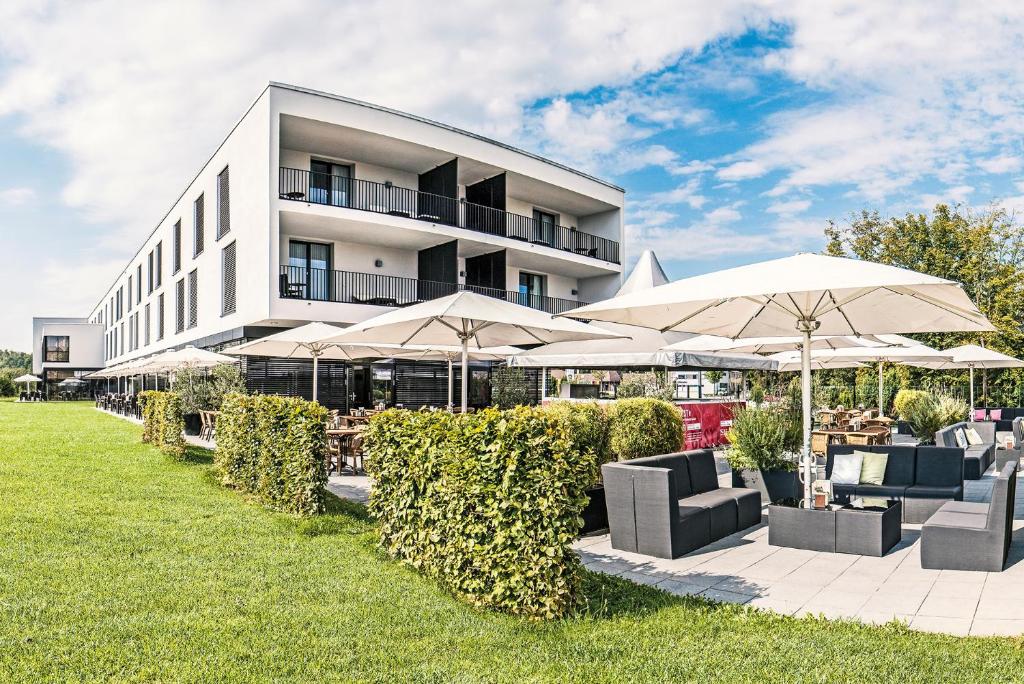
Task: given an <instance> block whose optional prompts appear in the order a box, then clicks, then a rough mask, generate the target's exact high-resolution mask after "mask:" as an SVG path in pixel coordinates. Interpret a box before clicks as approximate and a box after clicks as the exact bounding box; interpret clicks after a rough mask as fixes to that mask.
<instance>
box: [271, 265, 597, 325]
mask: <svg viewBox="0 0 1024 684" xmlns="http://www.w3.org/2000/svg"><path fill="white" fill-rule="evenodd" d="M279 286H280V296H281V297H284V298H286V299H303V300H311V301H323V302H338V303H342V304H369V305H372V306H393V307H399V306H409V305H411V304H417V303H419V302H425V301H428V300H431V299H438V298H440V297H445V296H447V295H450V294H454V293H455V292H459V291H461V290H470V291H472V292H479V293H480V294H483V295H487V296H488V297H494V298H496V299H504V300H505V301H507V302H512V303H514V304H521V305H522V306H528V307H530V308H533V309H539V310H541V311H546V312H547V313H551V314H557V313H564V312H566V311H570V310H572V309H575V308H577V307H580V306H583V305H584V304H585V303H586V302H578V301H576V300H574V299H561V298H558V297H542V296H539V295H530V294H525V293H522V292H516V291H514V290H501V289H497V288H491V287H478V286H475V285H464V284H461V283H440V282H436V281H432V280H418V279H416V278H402V277H399V276H387V275H380V274H378V273H358V272H355V271H331V270H327V269H321V268H306V267H303V266H282V267H281V273H280V283H279Z"/></svg>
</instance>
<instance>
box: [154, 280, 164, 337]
mask: <svg viewBox="0 0 1024 684" xmlns="http://www.w3.org/2000/svg"><path fill="white" fill-rule="evenodd" d="M156 339H157V340H162V339H164V293H163V292H161V293H160V296H159V297H157V298H156Z"/></svg>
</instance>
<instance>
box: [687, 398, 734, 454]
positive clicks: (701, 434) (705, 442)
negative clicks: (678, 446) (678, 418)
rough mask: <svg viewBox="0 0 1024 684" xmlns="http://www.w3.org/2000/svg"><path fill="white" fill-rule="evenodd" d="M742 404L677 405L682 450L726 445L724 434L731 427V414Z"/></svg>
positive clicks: (693, 403) (701, 403)
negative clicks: (679, 412)
mask: <svg viewBox="0 0 1024 684" xmlns="http://www.w3.org/2000/svg"><path fill="white" fill-rule="evenodd" d="M743 405H744V402H741V401H738V402H691V403H686V404H678V406H679V408H680V410H681V411H682V412H683V425H684V427H685V431H686V434H685V437H684V448H686V449H708V448H711V447H716V446H721V445H723V444H728V443H729V441H728V440H727V439H726V437H725V433H726V432H728V431H729V427H730V426H731V425H732V412H733V411H734V410H735V409H737V408H741V407H743Z"/></svg>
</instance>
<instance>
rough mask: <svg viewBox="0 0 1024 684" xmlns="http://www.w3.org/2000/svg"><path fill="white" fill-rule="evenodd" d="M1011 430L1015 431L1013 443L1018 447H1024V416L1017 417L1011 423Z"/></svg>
mask: <svg viewBox="0 0 1024 684" xmlns="http://www.w3.org/2000/svg"><path fill="white" fill-rule="evenodd" d="M1010 429H1011V430H1012V431H1013V443H1014V445H1016V446H1017V447H1020V446H1022V445H1024V416H1017V417H1016V418H1014V419H1013V420H1012V421H1010Z"/></svg>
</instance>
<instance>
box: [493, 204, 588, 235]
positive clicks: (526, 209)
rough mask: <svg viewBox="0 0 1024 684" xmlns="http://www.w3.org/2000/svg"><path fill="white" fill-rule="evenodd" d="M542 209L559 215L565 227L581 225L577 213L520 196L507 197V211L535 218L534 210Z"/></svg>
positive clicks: (559, 220)
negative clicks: (546, 205) (570, 212)
mask: <svg viewBox="0 0 1024 684" xmlns="http://www.w3.org/2000/svg"><path fill="white" fill-rule="evenodd" d="M534 209H540V210H541V211H544V212H547V213H549V214H557V215H558V225H560V226H562V227H564V228H572V227H579V226H578V225H577V221H578V219H577V218H576V216H575V215H573V214H569V213H566V212H564V211H558V210H557V209H554V208H552V207H544V206H541V205H539V204H534V203H533V202H530V201H528V200H523V199H519V198H518V197H506V198H505V211H509V212H511V213H513V214H519V215H520V216H526V217H527V218H533V210H534Z"/></svg>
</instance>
